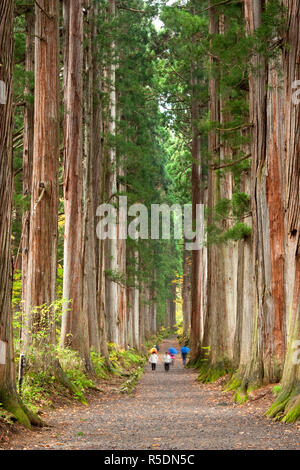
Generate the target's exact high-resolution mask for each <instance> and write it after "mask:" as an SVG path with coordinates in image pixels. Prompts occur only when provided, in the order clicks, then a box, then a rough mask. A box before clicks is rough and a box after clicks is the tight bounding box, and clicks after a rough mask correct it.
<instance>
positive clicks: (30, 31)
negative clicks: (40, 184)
mask: <svg viewBox="0 0 300 470" xmlns="http://www.w3.org/2000/svg"><path fill="white" fill-rule="evenodd" d="M34 25H35V16H34V10H33V11H31V10H30V11H28V12H26V14H25V27H26V56H25V70H26V72H30V73H34ZM33 93H34V88H33V87H31V86H30V84H27V85H26V87H25V95H28V96H30V97H31V96H33ZM33 129H34V105H33V103H32V102H31V101H30V100H27V102H26V107H25V112H24V139H23V196H24V197H26V198H28V199H30V197H31V183H32V161H33ZM29 232H30V210H28V209H26V210H24V212H23V218H22V299H23V300H24V299H25V298H26V280H27V263H28V252H29ZM22 308H23V310H24V305H23V306H22Z"/></svg>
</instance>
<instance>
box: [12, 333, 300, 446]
mask: <svg viewBox="0 0 300 470" xmlns="http://www.w3.org/2000/svg"><path fill="white" fill-rule="evenodd" d="M170 346H175V347H176V348H179V347H178V344H177V342H176V339H174V338H173V339H170V340H165V341H164V343H163V344H162V345H161V347H160V362H159V364H158V368H157V370H156V371H155V372H152V371H151V370H150V367H149V365H147V367H146V371H145V373H144V375H143V376H142V378H141V380H140V382H139V384H138V386H137V387H136V390H135V392H134V393H133V394H132V395H131V396H127V395H121V394H119V393H113V394H106V395H104V396H101V397H100V398H99V396H97V397H94V398H93V399H92V401H91V402H90V405H89V406H83V405H76V406H72V407H64V408H62V409H58V410H55V411H51V412H47V414H46V415H45V416H44V419H45V420H46V421H47V422H48V423H49V424H50V427H48V428H43V429H41V430H34V431H21V432H20V433H18V434H17V435H16V436H14V437H13V439H12V440H11V442H10V443H9V446H8V448H10V449H97V450H99V449H107V450H116V449H128V450H132V449H152V450H155V449H156V450H160V449H169V450H178V449H185V450H195V449H298V450H299V449H300V426H299V425H285V424H281V423H274V422H273V421H271V420H269V419H267V418H265V417H264V416H263V412H264V411H265V409H266V403H263V404H262V403H260V402H259V400H257V401H255V402H253V403H251V402H250V403H248V404H247V405H243V406H238V405H234V404H233V402H232V394H231V393H223V392H222V391H221V386H220V385H215V384H214V385H209V386H207V385H202V384H199V383H198V382H196V381H195V379H196V377H197V374H196V372H195V371H192V370H189V369H184V368H183V367H182V364H181V360H180V358H179V357H178V358H177V359H176V364H175V366H174V367H171V369H170V371H169V372H168V373H166V372H165V371H164V369H163V364H162V360H161V356H162V354H163V353H164V351H165V350H166V349H167V348H169V347H170ZM269 400H270V398H269Z"/></svg>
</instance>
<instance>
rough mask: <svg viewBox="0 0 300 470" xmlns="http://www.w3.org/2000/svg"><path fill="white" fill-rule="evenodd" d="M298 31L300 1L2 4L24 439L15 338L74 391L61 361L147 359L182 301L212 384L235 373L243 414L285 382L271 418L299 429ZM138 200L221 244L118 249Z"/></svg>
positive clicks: (7, 221) (2, 251)
mask: <svg viewBox="0 0 300 470" xmlns="http://www.w3.org/2000/svg"><path fill="white" fill-rule="evenodd" d="M159 14H160V19H161V22H162V27H161V28H157V27H156V26H155V25H156V22H157V17H158V15H159ZM299 25H300V1H299V0H293V1H292V2H290V1H288V0H243V1H230V0H227V1H221V0H210V1H209V0H187V1H180V0H178V1H177V2H176V1H175V2H174V3H172V4H168V2H162V4H160V5H159V4H158V3H157V2H155V1H143V0H127V1H125V2H118V0H63V1H59V0H39V1H34V0H26V1H25V0H24V1H22V0H15V1H12V0H1V1H0V81H1V83H2V84H4V87H3V86H2V88H1V92H3V89H4V91H5V93H4V94H5V97H3V96H1V98H2V99H1V100H0V202H1V208H2V210H1V217H0V403H1V404H2V406H3V407H4V408H6V409H8V410H9V411H11V412H12V413H13V414H14V415H15V416H16V417H17V419H18V420H19V421H21V422H23V423H25V424H26V425H27V426H29V425H30V423H31V424H39V420H38V418H37V417H36V416H35V415H33V414H32V413H31V412H30V411H28V410H27V409H26V408H25V407H24V405H23V403H22V401H21V399H20V397H19V396H18V393H17V389H16V373H15V360H14V337H15V342H16V336H18V338H17V340H18V344H20V345H21V346H20V348H21V349H20V351H22V352H24V353H27V352H28V351H31V352H32V351H35V352H36V356H38V357H39V360H41V361H42V362H43V361H44V363H47V367H48V369H49V370H50V371H51V374H52V375H53V376H54V377H55V378H56V380H57V381H59V382H60V383H62V384H63V385H64V386H66V387H68V388H70V389H71V390H72V388H73V385H72V384H71V383H70V381H69V380H68V378H67V377H66V375H65V373H64V371H63V369H62V367H61V364H60V362H59V358H58V354H57V350H58V349H61V350H62V349H64V348H70V349H71V350H75V351H77V352H78V354H79V356H80V357H81V360H82V362H83V364H84V368H85V371H86V373H87V374H90V375H93V373H94V370H93V363H92V360H91V351H95V352H96V353H99V354H101V355H102V356H103V357H104V358H105V359H106V361H107V363H108V367H109V359H108V345H109V344H111V343H114V344H115V346H116V348H119V349H127V348H131V347H132V348H135V349H137V350H144V348H145V342H146V340H147V339H148V338H149V337H151V336H154V335H155V334H156V333H157V331H158V330H159V328H160V327H161V326H164V327H166V328H169V327H172V326H174V325H175V323H176V302H177V303H179V302H180V300H179V297H180V296H181V303H182V312H183V334H182V341H183V342H186V343H187V344H189V345H190V347H191V359H190V365H192V366H194V367H197V368H198V369H199V373H200V375H199V378H200V379H201V380H203V381H204V382H209V381H214V380H216V379H218V378H219V377H221V376H224V375H227V374H229V375H228V376H229V380H228V382H227V385H226V387H227V389H231V390H235V399H236V401H237V402H242V401H244V400H246V399H247V398H248V396H249V394H250V393H251V391H252V390H253V389H255V388H258V387H260V386H262V385H265V384H270V383H278V382H281V392H280V393H279V395H278V397H277V399H276V401H275V402H274V404H273V405H272V407H271V408H270V410H268V415H269V416H270V417H272V418H276V419H283V420H285V421H287V422H291V421H295V420H296V419H297V418H299V416H300V358H299V354H298V355H297V351H296V350H295V348H296V346H297V345H298V348H299V341H300V200H299V199H300V196H299V193H300V191H299V190H300V157H299V155H300V112H299V106H300V104H297V103H298V100H295V91H296V90H295V84H297V81H299V80H300V65H299V64H300V26H299ZM298 83H300V82H298ZM3 98H5V99H3ZM120 196H127V198H128V205H132V204H140V203H142V204H144V205H145V206H146V207H147V208H150V206H151V204H163V203H166V204H169V205H172V204H174V203H177V204H181V205H183V204H192V209H193V219H194V221H195V219H196V217H197V210H196V209H197V205H198V204H203V205H204V207H205V243H204V244H203V246H202V247H201V249H200V250H192V251H189V250H187V249H186V245H185V243H184V242H185V240H184V239H183V240H175V239H173V238H171V239H170V240H165V239H159V240H150V239H149V240H147V239H142V238H139V239H136V240H133V239H131V238H127V239H126V240H125V239H123V238H122V237H121V238H120V236H119V235H120V230H121V225H120V226H118V225H117V226H116V228H115V233H114V236H113V237H111V238H107V239H106V240H100V239H99V238H98V237H97V224H98V222H99V216H98V215H97V208H98V206H99V205H100V204H102V203H110V204H112V205H113V206H114V207H115V208H116V210H117V212H118V214H119V213H120V214H121V211H120V210H119V209H120V208H119V201H120ZM149 214H150V211H149ZM149 225H150V221H149ZM18 286H20V288H19V289H18ZM17 311H20V312H21V319H20V327H19V329H18V331H17V332H16V331H14V330H16V328H13V325H14V323H13V317H14V316H15V315H16V312H17ZM297 342H298V343H297ZM33 356H34V355H33Z"/></svg>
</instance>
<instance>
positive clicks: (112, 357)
mask: <svg viewBox="0 0 300 470" xmlns="http://www.w3.org/2000/svg"><path fill="white" fill-rule="evenodd" d="M108 350H109V364H110V366H108V363H107V361H106V360H105V358H104V357H103V356H101V355H100V354H99V353H96V352H95V351H92V352H91V359H92V364H93V367H94V371H95V375H94V376H89V375H88V374H87V373H86V372H85V370H84V366H83V362H82V360H81V358H80V357H79V354H78V353H77V352H76V351H72V350H71V349H68V348H66V349H63V350H60V349H58V350H57V352H56V353H57V358H58V359H59V362H60V364H61V367H62V369H63V371H64V373H65V374H66V376H67V377H68V379H69V380H70V382H71V383H72V385H74V386H75V387H76V393H74V394H71V393H70V391H69V390H66V388H65V387H64V386H63V385H61V384H59V383H58V382H57V380H56V378H55V376H54V375H51V373H50V372H49V371H48V370H47V367H43V368H41V367H39V364H40V361H38V360H37V356H36V355H35V357H34V358H33V357H32V356H31V355H27V366H26V371H25V376H24V381H23V386H22V399H23V402H24V404H25V405H26V406H27V407H28V408H29V409H30V410H32V411H33V412H35V413H37V412H39V411H40V410H41V409H42V408H46V407H55V405H56V403H58V402H61V401H62V400H64V401H65V400H67V401H73V400H78V401H81V402H82V403H84V404H87V401H86V398H85V393H86V391H87V390H88V389H93V390H98V391H99V392H101V391H102V390H101V388H99V382H100V387H101V382H105V381H109V380H111V379H112V378H113V377H114V376H117V377H120V378H122V377H126V381H125V382H124V384H122V386H121V389H120V391H122V392H125V391H126V387H127V389H128V391H129V392H131V391H132V389H133V388H134V385H135V384H136V382H137V381H138V379H139V377H140V375H141V374H142V372H143V366H144V364H145V361H146V357H145V356H144V355H142V354H141V353H139V352H137V351H136V350H134V349H129V350H126V351H125V350H122V349H121V350H117V349H116V347H115V344H113V343H109V344H108ZM31 354H33V352H32V353H31ZM127 382H128V383H127Z"/></svg>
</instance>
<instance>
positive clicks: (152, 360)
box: [149, 352, 158, 370]
mask: <svg viewBox="0 0 300 470" xmlns="http://www.w3.org/2000/svg"><path fill="white" fill-rule="evenodd" d="M149 363H150V364H151V367H152V370H155V369H156V364H157V363H158V355H157V354H156V353H154V352H153V353H152V354H151V355H150V357H149Z"/></svg>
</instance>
